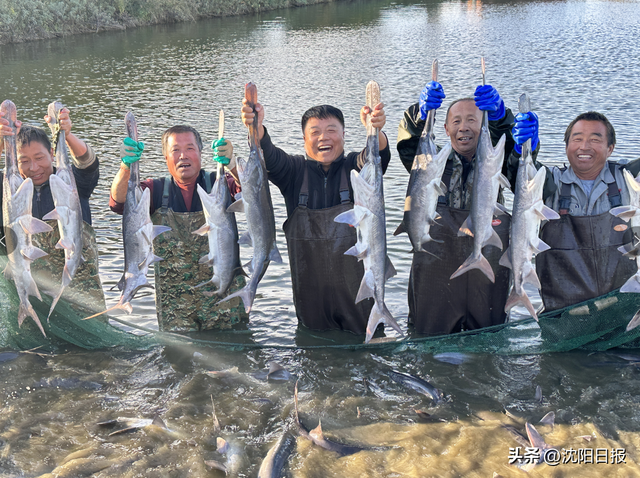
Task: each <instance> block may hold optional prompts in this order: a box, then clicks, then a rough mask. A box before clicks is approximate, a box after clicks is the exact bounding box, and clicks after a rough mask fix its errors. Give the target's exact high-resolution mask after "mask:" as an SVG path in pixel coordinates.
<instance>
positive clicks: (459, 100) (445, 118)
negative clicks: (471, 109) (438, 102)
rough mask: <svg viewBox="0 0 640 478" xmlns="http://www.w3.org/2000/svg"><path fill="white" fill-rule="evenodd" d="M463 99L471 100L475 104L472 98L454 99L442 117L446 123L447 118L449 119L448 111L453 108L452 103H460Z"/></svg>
mask: <svg viewBox="0 0 640 478" xmlns="http://www.w3.org/2000/svg"><path fill="white" fill-rule="evenodd" d="M463 101H473V104H475V102H476V100H474V99H473V98H460V99H457V100H455V101H454V102H453V103H451V104H450V105H449V107H448V108H447V114H446V115H445V117H444V122H445V123H446V122H447V120H448V119H449V111H451V108H453V105H455V104H457V103H461V102H463Z"/></svg>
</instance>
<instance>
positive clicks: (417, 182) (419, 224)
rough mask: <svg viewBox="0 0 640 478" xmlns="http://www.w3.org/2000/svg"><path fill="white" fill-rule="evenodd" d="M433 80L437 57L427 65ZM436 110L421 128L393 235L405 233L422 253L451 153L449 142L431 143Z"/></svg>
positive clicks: (435, 215) (434, 219) (414, 249)
mask: <svg viewBox="0 0 640 478" xmlns="http://www.w3.org/2000/svg"><path fill="white" fill-rule="evenodd" d="M431 76H432V79H433V81H437V80H438V60H433V65H432V67H431ZM435 115H436V110H430V111H429V113H428V114H427V121H426V123H425V125H424V129H423V130H422V135H421V136H420V141H419V142H418V149H417V150H416V155H415V157H414V159H413V166H412V167H411V174H410V176H409V185H408V187H407V197H406V199H405V202H404V218H403V220H402V223H400V226H398V229H397V230H396V232H394V233H393V234H394V235H398V234H400V233H402V232H406V233H407V234H408V235H409V240H410V241H411V245H412V246H413V252H425V250H424V249H423V247H422V245H423V244H424V243H425V242H428V241H432V240H433V239H432V237H431V236H430V235H429V229H430V228H431V226H433V225H434V224H435V223H436V218H437V217H438V214H437V212H436V207H437V206H438V197H439V196H443V195H444V194H445V193H446V190H447V188H446V186H445V185H444V183H443V182H442V174H443V173H444V168H445V166H446V164H447V159H448V158H449V155H450V154H451V142H447V144H446V145H445V146H444V148H442V149H441V150H440V152H438V149H437V147H436V144H435V143H434V141H433V139H434V133H433V123H434V121H435Z"/></svg>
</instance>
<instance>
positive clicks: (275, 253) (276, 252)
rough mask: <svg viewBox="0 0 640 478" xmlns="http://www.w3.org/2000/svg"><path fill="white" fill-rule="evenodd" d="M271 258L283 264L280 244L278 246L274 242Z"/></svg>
mask: <svg viewBox="0 0 640 478" xmlns="http://www.w3.org/2000/svg"><path fill="white" fill-rule="evenodd" d="M269 260H270V261H273V262H275V263H276V264H282V256H281V255H280V251H279V250H278V246H276V244H275V242H274V243H273V249H271V252H270V253H269Z"/></svg>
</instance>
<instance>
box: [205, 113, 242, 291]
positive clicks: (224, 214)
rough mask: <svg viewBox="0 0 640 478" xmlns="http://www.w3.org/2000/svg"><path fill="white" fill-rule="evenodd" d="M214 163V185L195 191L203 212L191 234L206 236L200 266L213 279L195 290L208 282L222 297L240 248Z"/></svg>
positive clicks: (221, 122) (220, 170)
mask: <svg viewBox="0 0 640 478" xmlns="http://www.w3.org/2000/svg"><path fill="white" fill-rule="evenodd" d="M223 134H224V112H223V111H222V110H220V120H219V128H218V138H222V136H223ZM217 164H218V171H217V174H216V182H215V183H213V187H212V188H211V193H209V194H207V192H206V191H205V190H204V189H202V187H201V186H200V185H199V184H198V187H197V190H198V195H199V196H200V201H202V210H203V211H204V218H205V223H204V225H203V226H202V227H201V228H199V229H197V230H195V231H193V234H199V235H201V236H205V235H206V236H207V237H208V239H209V253H208V254H207V255H205V256H202V258H201V259H200V263H201V264H208V265H210V266H211V267H212V268H213V277H212V278H211V280H210V281H206V282H203V283H202V284H199V285H197V286H196V287H200V286H203V285H205V284H208V283H209V282H212V283H213V285H215V286H216V287H217V290H216V294H217V295H218V296H220V297H223V296H224V294H225V293H226V292H227V289H229V286H230V285H231V282H232V281H233V278H234V277H235V276H236V271H237V270H238V269H240V270H242V269H241V268H240V248H239V246H238V226H237V224H236V216H235V214H234V213H232V212H229V211H227V209H228V208H229V206H231V203H232V202H233V199H232V198H231V193H230V192H229V184H228V183H227V177H226V176H225V174H224V168H223V166H222V164H220V163H217Z"/></svg>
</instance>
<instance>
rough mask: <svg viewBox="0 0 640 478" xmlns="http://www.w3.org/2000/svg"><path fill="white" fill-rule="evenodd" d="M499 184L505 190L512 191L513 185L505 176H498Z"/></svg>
mask: <svg viewBox="0 0 640 478" xmlns="http://www.w3.org/2000/svg"><path fill="white" fill-rule="evenodd" d="M498 182H499V183H500V186H502V187H503V188H507V189H511V183H510V182H509V180H508V179H507V178H506V177H505V175H504V174H502V173H500V174H498Z"/></svg>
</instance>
